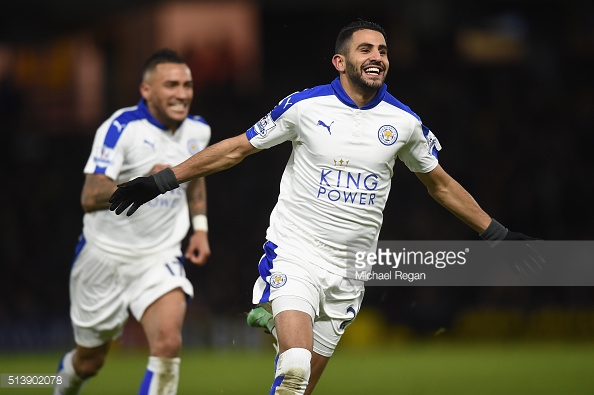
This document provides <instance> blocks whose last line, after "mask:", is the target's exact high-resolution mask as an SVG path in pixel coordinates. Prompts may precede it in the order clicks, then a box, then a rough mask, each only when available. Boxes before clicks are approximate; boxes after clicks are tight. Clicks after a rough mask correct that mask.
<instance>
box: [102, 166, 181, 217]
mask: <svg viewBox="0 0 594 395" xmlns="http://www.w3.org/2000/svg"><path fill="white" fill-rule="evenodd" d="M177 187H179V183H178V182H177V178H176V177H175V174H174V173H173V170H171V169H170V168H165V169H163V170H161V171H160V172H158V173H155V174H153V175H150V176H148V177H138V178H135V179H133V180H131V181H128V182H125V183H123V184H119V185H118V189H116V191H115V192H114V193H113V194H112V195H111V197H110V198H109V203H110V205H109V209H110V210H111V211H115V213H116V214H117V215H120V214H121V213H123V212H124V210H126V209H127V208H128V207H130V206H132V207H130V209H129V210H128V212H127V213H126V215H127V216H131V215H132V214H134V212H135V211H136V210H138V208H139V207H140V206H142V205H143V204H145V203H146V202H148V201H149V200H152V199H154V198H156V197H157V196H159V195H160V194H162V193H165V192H167V191H170V190H172V189H175V188H177Z"/></svg>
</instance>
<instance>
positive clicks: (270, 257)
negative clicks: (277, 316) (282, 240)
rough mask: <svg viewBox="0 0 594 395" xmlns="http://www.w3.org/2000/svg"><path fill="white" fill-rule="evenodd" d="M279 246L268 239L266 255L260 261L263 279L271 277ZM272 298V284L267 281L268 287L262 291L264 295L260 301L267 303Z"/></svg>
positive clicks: (259, 268)
mask: <svg viewBox="0 0 594 395" xmlns="http://www.w3.org/2000/svg"><path fill="white" fill-rule="evenodd" d="M277 248H278V246H277V245H276V244H274V243H273V242H271V241H267V242H266V243H265V244H264V256H262V258H261V259H260V262H259V263H258V272H259V273H260V277H262V280H264V281H266V278H267V277H270V274H271V273H270V270H271V269H272V265H273V261H274V259H275V258H276V256H277V255H276V252H274V250H276V249H277ZM269 299H270V284H269V283H268V282H266V288H264V292H262V297H261V298H260V301H259V302H258V303H266V302H268V300H269Z"/></svg>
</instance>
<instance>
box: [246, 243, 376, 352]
mask: <svg viewBox="0 0 594 395" xmlns="http://www.w3.org/2000/svg"><path fill="white" fill-rule="evenodd" d="M304 255H305V254H304ZM304 255H302V256H300V257H299V258H297V257H296V256H293V255H290V254H288V253H286V252H283V250H282V249H279V248H277V247H276V246H275V245H274V243H272V242H270V241H269V242H267V243H266V244H264V255H263V256H262V258H261V259H260V263H259V265H258V270H259V272H260V277H258V279H257V280H256V283H255V284H254V290H253V298H252V302H253V303H254V304H266V303H271V304H272V306H271V308H272V314H273V316H275V317H276V315H277V314H278V313H280V312H281V311H287V310H297V311H303V312H305V313H307V314H309V315H310V316H311V317H312V322H313V334H314V346H313V350H314V351H315V352H316V353H317V354H320V355H322V356H325V357H330V356H332V354H333V352H334V349H335V348H336V346H337V345H338V342H339V341H340V338H341V337H342V335H343V333H344V331H345V329H346V327H347V326H348V325H349V324H350V323H351V322H353V320H354V319H355V317H356V316H357V313H358V312H359V309H360V307H361V303H362V302H363V295H364V293H365V287H364V285H363V282H362V281H358V280H354V279H349V278H346V277H343V276H339V275H337V274H334V273H330V272H328V271H326V270H324V269H322V268H321V267H319V266H316V265H315V264H312V263H310V262H308V261H307V256H304Z"/></svg>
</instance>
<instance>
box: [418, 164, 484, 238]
mask: <svg viewBox="0 0 594 395" xmlns="http://www.w3.org/2000/svg"><path fill="white" fill-rule="evenodd" d="M415 174H416V176H417V177H418V178H419V180H421V182H422V183H423V184H424V185H425V186H426V187H427V191H428V192H429V195H431V197H433V199H435V200H436V201H437V202H438V203H439V204H441V205H442V206H443V207H445V208H446V209H448V210H449V211H450V212H451V213H452V214H454V215H455V216H456V217H458V218H459V219H460V220H461V221H462V222H464V223H465V224H466V225H468V226H470V227H471V228H472V229H474V230H475V231H476V232H477V233H483V232H484V231H485V230H486V229H487V227H489V225H490V223H491V217H490V216H489V215H488V214H487V213H486V212H484V211H483V209H482V208H481V207H480V206H479V205H478V203H477V202H476V201H475V200H474V198H473V197H472V196H471V195H470V194H469V193H468V192H467V191H466V190H465V189H464V188H463V187H462V185H460V184H459V183H458V182H457V181H456V180H454V179H453V178H452V177H451V176H450V175H449V174H448V173H446V172H445V170H444V169H443V168H442V167H441V166H440V165H437V167H436V168H435V169H433V170H431V171H430V172H429V173H415Z"/></svg>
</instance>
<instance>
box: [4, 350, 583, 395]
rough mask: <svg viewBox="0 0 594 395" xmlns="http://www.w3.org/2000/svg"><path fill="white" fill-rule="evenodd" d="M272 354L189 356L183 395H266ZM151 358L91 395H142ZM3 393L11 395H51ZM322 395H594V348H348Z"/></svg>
mask: <svg viewBox="0 0 594 395" xmlns="http://www.w3.org/2000/svg"><path fill="white" fill-rule="evenodd" d="M273 357H274V351H273V350H272V347H271V348H270V349H269V350H261V351H246V350H243V351H241V350H237V351H231V350H226V351H214V350H201V349H185V350H184V351H183V354H182V365H181V380H180V384H179V391H178V393H179V394H180V395H186V394H192V395H194V394H207V395H208V394H232V395H235V394H237V395H251V394H260V395H263V394H267V393H268V389H269V387H270V384H271V382H272V379H273ZM59 358H60V354H51V353H49V354H48V353H43V354H6V353H3V354H2V355H0V373H51V372H54V371H55V368H56V365H57V363H58V360H59ZM145 365H146V354H145V353H144V352H136V351H128V350H114V352H113V353H112V354H110V356H109V357H108V359H107V362H106V364H105V366H104V368H103V370H102V372H101V373H100V375H99V377H97V378H95V379H93V380H91V381H90V382H89V383H88V384H87V386H86V387H85V389H84V391H83V392H82V393H83V394H84V395H92V394H97V395H105V394H135V393H136V392H137V390H138V385H139V383H140V381H141V378H142V376H143V373H144V368H145ZM50 393H51V390H50V389H48V388H45V389H23V388H19V389H8V388H0V394H2V395H4V394H7V395H12V394H15V395H28V394H34V395H39V394H50ZM315 394H318V395H319V394H353V395H355V394H357V395H358V394H376V395H382V394H414V395H423V394H428V395H429V394H435V395H442V394H481V395H488V394H508V395H509V394H512V395H513V394H522V395H524V394H539V395H543V394H551V395H557V394H571V395H579V394H594V344H589V343H588V344H547V343H539V344H492V345H485V344H476V345H469V344H462V345H457V344H445V345H439V344H438V345H429V344H425V345H422V344H418V345H408V346H400V347H399V346H390V347H388V348H384V349H379V348H348V347H347V348H343V349H339V350H338V351H337V352H336V353H335V355H334V357H333V358H332V359H331V361H330V363H329V364H328V367H327V368H326V372H325V373H324V376H322V379H321V381H320V383H319V384H318V387H317V389H316V391H315Z"/></svg>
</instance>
